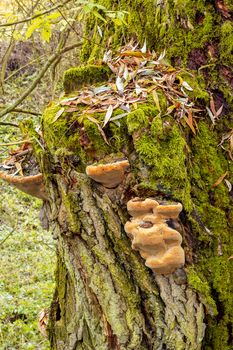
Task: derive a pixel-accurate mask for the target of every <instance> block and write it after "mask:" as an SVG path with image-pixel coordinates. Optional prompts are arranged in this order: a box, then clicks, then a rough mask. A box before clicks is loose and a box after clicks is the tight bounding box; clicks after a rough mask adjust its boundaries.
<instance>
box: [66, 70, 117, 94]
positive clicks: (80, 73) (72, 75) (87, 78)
mask: <svg viewBox="0 0 233 350" xmlns="http://www.w3.org/2000/svg"><path fill="white" fill-rule="evenodd" d="M110 75H111V70H110V69H109V68H108V67H107V66H97V65H87V66H84V67H75V68H70V69H68V70H67V71H65V73H64V78H63V86H64V90H65V93H67V94H68V93H71V92H72V91H75V90H78V89H80V88H81V87H83V86H85V85H90V84H93V83H98V82H102V81H106V80H108V78H109V77H110Z"/></svg>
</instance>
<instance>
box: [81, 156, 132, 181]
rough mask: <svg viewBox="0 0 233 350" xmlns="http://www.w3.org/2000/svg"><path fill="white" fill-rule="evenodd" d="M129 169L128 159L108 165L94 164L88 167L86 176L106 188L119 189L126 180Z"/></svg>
mask: <svg viewBox="0 0 233 350" xmlns="http://www.w3.org/2000/svg"><path fill="white" fill-rule="evenodd" d="M128 168H129V162H128V160H127V159H124V160H120V161H116V162H113V163H107V164H96V165H95V164H93V165H88V166H87V167H86V174H87V175H88V176H89V177H90V178H91V179H92V180H94V181H96V182H98V183H101V184H102V185H103V186H104V187H107V188H114V187H117V186H118V185H119V184H120V183H121V182H122V181H123V179H124V177H125V172H126V170H127V169H128Z"/></svg>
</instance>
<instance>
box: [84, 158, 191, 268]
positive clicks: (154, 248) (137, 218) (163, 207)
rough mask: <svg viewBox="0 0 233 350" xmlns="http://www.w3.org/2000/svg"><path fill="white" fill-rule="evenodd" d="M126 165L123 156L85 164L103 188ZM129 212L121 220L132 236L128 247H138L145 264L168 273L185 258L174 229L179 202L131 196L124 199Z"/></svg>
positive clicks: (116, 181)
mask: <svg viewBox="0 0 233 350" xmlns="http://www.w3.org/2000/svg"><path fill="white" fill-rule="evenodd" d="M128 168H129V162H128V160H127V159H124V160H120V161H116V162H112V163H107V164H94V165H90V166H88V167H87V168H86V174H87V175H88V176H89V177H90V178H91V179H92V180H94V181H96V182H98V183H100V184H101V185H102V186H104V187H106V188H115V187H117V186H118V185H119V184H120V183H121V182H122V181H123V179H124V176H125V172H126V171H127V169H128ZM127 209H128V212H129V214H130V215H131V216H132V218H131V220H130V221H127V222H126V224H125V231H126V233H127V234H128V236H129V237H130V239H131V240H132V248H133V249H134V250H138V251H139V252H140V254H141V256H142V257H143V258H144V259H145V260H146V262H145V264H146V266H148V267H149V268H151V269H152V270H153V271H154V272H155V273H157V274H164V275H167V274H170V273H173V272H174V271H175V270H176V269H178V268H180V267H182V266H183V265H184V262H185V256H184V250H183V249H182V247H181V242H182V236H181V234H180V233H179V232H178V231H177V228H178V226H179V224H178V221H177V219H178V216H179V214H180V212H181V210H182V205H181V204H180V203H169V202H159V201H157V200H155V199H153V198H147V199H141V198H133V199H131V200H130V201H129V202H128V203H127Z"/></svg>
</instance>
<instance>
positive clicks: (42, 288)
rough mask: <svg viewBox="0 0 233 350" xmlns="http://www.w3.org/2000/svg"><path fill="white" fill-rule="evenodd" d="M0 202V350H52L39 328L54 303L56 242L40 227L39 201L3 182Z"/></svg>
mask: <svg viewBox="0 0 233 350" xmlns="http://www.w3.org/2000/svg"><path fill="white" fill-rule="evenodd" d="M0 198H1V201H0V256H1V258H0V349H1V350H16V349H17V350H18V349H20V350H21V349H23V350H24V349H25V350H26V349H27V350H29V349H33V350H35V349H39V350H48V349H49V343H48V341H47V340H46V339H45V338H44V337H43V336H42V335H41V334H40V332H39V330H38V326H37V324H38V312H40V311H41V310H42V309H43V308H47V307H49V305H50V302H51V299H52V291H53V286H54V276H53V271H54V267H55V259H56V257H55V246H54V241H53V240H52V237H51V233H50V232H47V231H44V230H43V229H42V228H41V226H40V222H39V219H38V214H39V209H40V206H41V201H40V200H37V199H34V198H32V197H29V196H27V195H24V194H23V193H22V192H19V191H18V190H15V189H13V188H12V187H9V186H7V185H5V184H3V183H2V182H0ZM12 231H13V232H12ZM8 235H9V237H8V238H7V239H6V240H5V241H3V240H4V239H5V238H6V237H7V236H8Z"/></svg>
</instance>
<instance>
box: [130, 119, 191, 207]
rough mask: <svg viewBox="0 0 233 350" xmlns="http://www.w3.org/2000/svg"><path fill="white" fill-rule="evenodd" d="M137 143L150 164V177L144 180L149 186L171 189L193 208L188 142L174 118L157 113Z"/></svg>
mask: <svg viewBox="0 0 233 350" xmlns="http://www.w3.org/2000/svg"><path fill="white" fill-rule="evenodd" d="M134 145H135V149H136V151H137V152H138V154H139V156H140V159H141V160H142V161H143V162H144V163H145V164H146V165H147V166H149V174H148V178H147V179H145V180H144V181H145V182H146V183H147V184H148V186H151V188H154V189H155V188H157V190H158V191H161V190H162V189H164V191H165V192H170V194H171V195H172V196H173V197H174V198H176V199H177V200H180V201H181V202H182V203H183V204H184V206H185V208H186V210H190V209H191V207H192V205H191V199H190V188H189V180H188V175H187V170H186V164H185V161H186V152H185V145H186V142H185V139H184V137H183V136H182V133H181V130H180V129H179V127H178V126H177V124H176V123H175V122H174V120H172V119H171V118H163V119H162V118H161V117H160V115H157V116H154V119H153V120H152V122H151V125H150V127H148V128H147V130H146V132H141V134H140V133H139V135H136V137H134Z"/></svg>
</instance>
